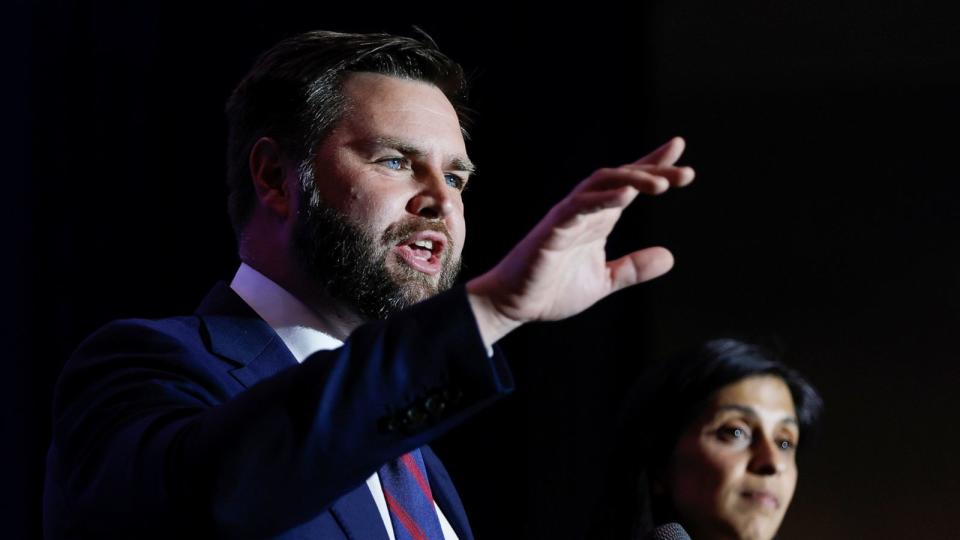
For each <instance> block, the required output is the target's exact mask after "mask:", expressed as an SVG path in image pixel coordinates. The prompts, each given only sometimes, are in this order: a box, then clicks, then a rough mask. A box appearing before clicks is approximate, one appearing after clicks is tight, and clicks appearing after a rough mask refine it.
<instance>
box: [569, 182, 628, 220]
mask: <svg viewBox="0 0 960 540" xmlns="http://www.w3.org/2000/svg"><path fill="white" fill-rule="evenodd" d="M636 197H637V190H636V189H634V188H632V187H630V186H623V187H619V188H616V189H608V190H605V191H584V192H582V193H577V194H576V195H573V196H571V197H570V201H569V210H570V211H569V215H573V214H587V213H591V212H597V211H599V210H606V209H607V208H624V207H626V206H628V205H629V204H630V203H631V202H632V201H633V199H635V198H636Z"/></svg>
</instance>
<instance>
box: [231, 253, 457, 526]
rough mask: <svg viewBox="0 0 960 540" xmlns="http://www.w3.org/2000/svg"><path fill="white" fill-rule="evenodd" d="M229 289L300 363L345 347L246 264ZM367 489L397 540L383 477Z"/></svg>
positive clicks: (301, 306) (302, 307) (443, 519)
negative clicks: (322, 353) (382, 480)
mask: <svg viewBox="0 0 960 540" xmlns="http://www.w3.org/2000/svg"><path fill="white" fill-rule="evenodd" d="M230 288H231V289H233V291H234V292H235V293H237V294H238V295H239V296H240V298H242V299H243V301H244V302H246V303H247V304H248V305H250V307H252V308H253V310H254V311H256V312H257V315H259V316H260V317H261V318H262V319H263V320H264V321H266V322H267V324H269V325H270V327H271V328H273V330H274V331H275V332H276V333H277V335H278V336H280V339H281V340H283V343H284V345H286V346H287V348H288V349H290V352H291V353H293V357H294V358H296V359H297V362H303V361H304V359H306V358H307V357H308V356H310V355H311V354H313V353H315V352H317V351H326V350H330V349H336V348H338V347H340V346H341V345H343V342H342V341H340V340H339V339H336V338H334V337H332V336H330V335H329V334H326V333H324V332H323V330H321V329H322V328H323V322H322V318H321V317H320V316H318V314H317V313H315V312H314V311H313V310H311V309H310V308H308V307H307V306H306V305H305V304H304V303H303V302H301V301H300V300H297V299H296V298H295V297H294V296H293V295H292V294H290V293H289V292H288V291H287V290H286V289H284V288H283V287H281V286H279V285H277V284H276V283H274V282H273V281H271V280H270V279H269V278H268V277H266V276H264V275H263V274H261V273H260V272H258V271H256V270H254V269H253V268H251V267H250V266H247V265H246V264H245V263H241V264H240V268H239V269H238V270H237V273H236V275H235V276H234V277H233V281H232V282H230ZM367 487H368V488H369V489H370V494H371V495H373V500H374V502H375V503H376V504H377V509H378V510H379V511H380V517H381V518H382V519H383V526H384V527H385V528H386V529H387V536H389V537H390V540H396V536H395V535H394V532H393V524H392V523H391V521H390V512H389V510H388V509H387V501H386V499H385V498H384V496H383V488H382V487H381V486H380V477H379V476H377V473H373V474H372V475H370V478H367ZM433 505H434V507H435V508H436V510H437V517H438V518H439V520H440V529H441V530H442V531H443V538H444V540H459V539H458V537H457V533H455V532H454V530H453V527H451V526H450V522H448V521H447V518H446V517H445V516H444V515H443V512H442V511H440V507H439V506H437V503H436V502H434V503H433Z"/></svg>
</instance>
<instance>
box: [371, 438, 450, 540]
mask: <svg viewBox="0 0 960 540" xmlns="http://www.w3.org/2000/svg"><path fill="white" fill-rule="evenodd" d="M377 474H378V475H379V476H380V485H381V486H382V487H383V495H384V497H385V498H386V499H387V508H389V509H390V521H391V522H392V523H393V532H394V535H396V538H397V540H443V532H442V531H441V530H440V520H439V518H437V511H436V509H435V507H434V503H433V493H432V492H431V491H430V483H429V482H427V469H426V468H425V467H424V465H423V456H422V455H421V454H420V450H419V449H417V450H414V451H412V452H410V453H409V454H404V455H402V456H400V457H399V458H397V459H395V460H394V461H391V462H389V463H387V464H386V465H384V466H383V467H380V470H379V471H377Z"/></svg>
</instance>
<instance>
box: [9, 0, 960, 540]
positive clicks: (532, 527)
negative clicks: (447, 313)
mask: <svg viewBox="0 0 960 540" xmlns="http://www.w3.org/2000/svg"><path fill="white" fill-rule="evenodd" d="M700 4H702V5H700ZM948 5H949V3H947V2H939V3H938V2H929V1H928V2H922V1H912V2H905V1H904V2H891V1H886V0H883V1H873V2H868V1H866V0H832V1H825V0H813V1H806V2H757V1H746V2H736V3H734V2H702V3H682V2H646V3H644V2H635V3H632V4H630V5H615V4H612V3H611V4H609V5H604V4H603V3H598V2H591V3H584V4H581V5H577V6H575V7H573V8H560V7H559V5H558V4H557V5H555V4H552V3H543V4H541V5H535V4H526V5H521V4H511V3H502V4H494V3H484V4H481V3H476V4H453V3H445V4H411V3H391V4H388V3H378V4H372V3H363V4H362V5H361V4H360V3H349V2H344V3H342V4H334V3H329V2H327V3H313V4H303V5H301V4H299V3H295V2H289V1H286V0H274V1H272V2H264V1H254V0H248V1H234V2H207V3H200V2H195V3H186V2H184V3H175V2H174V3H171V2H159V1H156V0H154V1H143V2H139V3H128V4H127V5H123V4H121V3H117V5H113V3H111V2H81V1H78V0H62V1H59V2H53V1H50V2H33V3H30V2H23V1H13V2H10V3H9V5H8V6H7V7H6V8H4V9H5V11H6V12H7V16H5V17H3V19H2V20H3V24H2V27H3V28H2V29H3V30H5V31H4V32H3V38H2V39H3V50H4V52H5V53H6V56H7V58H6V59H7V61H6V62H4V64H5V65H6V66H8V67H7V69H6V73H5V77H4V78H5V80H6V84H5V85H4V86H5V88H4V91H3V95H4V96H5V98H4V103H5V104H6V105H7V106H6V107H4V111H5V122H4V126H5V127H6V129H5V130H4V132H5V133H4V138H3V148H4V152H3V156H4V159H3V163H4V167H3V169H2V170H3V172H4V176H5V177H6V178H5V182H4V186H5V190H6V197H4V199H3V201H4V203H5V204H4V212H2V219H3V221H2V226H3V227H4V229H3V230H5V231H6V232H7V234H6V251H7V252H8V253H9V255H8V256H7V257H5V258H4V260H5V263H4V264H3V266H4V269H5V274H6V275H7V278H6V279H5V280H4V285H3V295H4V296H3V297H4V304H3V305H4V309H3V316H4V322H5V324H4V325H3V327H4V343H5V344H6V351H7V355H6V356H5V360H4V370H3V374H4V375H3V377H0V392H2V400H3V401H2V405H3V407H2V409H3V426H2V437H3V440H5V441H6V444H4V445H2V450H0V458H3V462H4V464H5V465H6V466H5V467H4V475H3V478H7V479H8V480H7V481H4V488H5V489H4V493H3V513H4V515H3V516H2V523H3V524H4V525H2V526H0V527H3V528H5V529H6V530H5V531H0V535H2V536H5V537H14V538H15V537H35V536H38V535H39V534H40V497H41V490H42V486H41V479H42V475H43V455H44V451H45V447H46V444H47V442H48V437H49V409H50V408H49V401H50V395H51V389H52V385H53V382H54V380H55V377H56V374H57V372H58V370H59V369H60V367H61V366H62V363H63V361H64V360H65V358H66V356H67V355H68V354H69V351H70V350H71V349H72V348H73V347H75V346H76V344H77V343H78V342H79V340H81V339H82V338H83V336H85V335H86V334H88V333H89V332H90V331H92V330H93V329H95V328H96V327H97V326H99V325H101V324H103V323H104V322H106V321H107V320H110V319H113V318H117V317H126V316H146V317H158V316H164V315H170V314H180V313H183V312H187V311H189V310H192V308H193V307H194V306H195V304H196V303H197V302H198V301H199V299H200V298H201V297H202V295H203V293H204V292H205V291H206V289H207V288H208V287H209V286H210V284H211V283H212V282H213V281H214V280H217V279H228V278H229V277H230V276H231V274H232V272H233V270H234V268H235V265H236V264H237V260H236V256H235V254H234V250H233V244H232V236H231V233H230V229H229V225H228V220H227V217H226V212H225V204H224V197H225V189H224V187H223V180H222V179H223V158H222V156H223V153H224V123H223V119H222V112H221V111H222V106H223V102H224V100H225V98H226V96H227V94H228V92H229V91H230V89H231V87H232V85H233V84H234V83H235V82H236V81H237V80H238V79H239V78H240V76H241V75H242V74H243V72H244V71H245V70H246V68H247V67H248V66H249V64H250V62H251V61H252V58H253V57H254V55H255V54H256V53H257V52H259V51H261V50H263V49H264V48H265V47H267V46H269V45H270V44H272V43H273V42H275V41H276V40H278V39H280V38H281V37H284V36H287V35H289V34H291V33H294V32H297V31H302V30H307V29H312V28H329V29H339V30H347V31H375V30H384V31H392V32H408V31H409V28H410V25H411V24H417V25H419V26H421V27H422V28H424V29H425V30H426V31H427V32H429V33H430V34H431V35H432V36H433V37H434V38H435V39H436V40H437V41H438V42H439V43H440V45H441V47H442V48H443V49H444V50H445V51H446V52H448V53H449V54H451V56H453V57H454V58H457V59H458V60H460V61H461V62H462V63H463V64H464V65H465V66H466V67H467V68H468V69H469V70H470V71H471V72H473V73H474V77H473V78H474V82H475V85H474V92H473V100H472V104H473V107H474V108H475V109H476V110H477V111H478V115H477V116H478V122H477V124H476V126H475V128H474V130H473V142H472V143H471V144H470V152H471V155H472V157H473V158H474V161H476V162H478V163H479V166H480V175H479V176H478V177H477V178H476V180H475V181H474V182H472V185H471V188H470V190H469V191H468V193H467V194H466V204H467V219H468V224H469V227H468V230H469V234H468V239H469V241H468V246H467V250H466V259H465V261H466V265H467V267H466V276H467V277H469V276H472V275H476V274H477V273H479V272H481V271H482V270H483V269H485V268H487V267H489V266H490V265H491V264H493V263H494V262H495V261H496V260H497V259H498V258H499V257H500V256H501V255H502V254H503V253H505V252H506V250H507V249H508V248H509V246H511V245H512V244H513V243H514V242H515V241H517V240H518V239H519V238H520V236H521V235H522V234H523V233H524V232H525V231H526V230H528V229H529V227H530V226H532V225H533V224H534V223H535V222H536V220H537V219H538V218H539V217H540V216H541V215H542V214H543V213H544V212H545V211H546V210H547V208H549V206H550V205H551V204H552V202H553V201H555V200H557V199H558V198H559V197H561V196H562V195H563V194H564V193H565V192H566V190H568V189H569V188H570V187H571V186H572V185H573V184H574V183H575V182H576V181H577V180H578V179H579V178H582V177H583V176H585V175H586V174H588V173H589V172H590V171H591V170H592V169H593V168H596V167H598V166H602V165H608V164H619V163H622V162H625V161H629V160H632V159H635V158H636V157H639V156H640V155H642V154H643V153H645V152H646V151H647V150H649V149H651V148H653V147H655V146H656V145H658V144H659V143H661V142H662V141H663V140H665V139H666V138H667V137H669V136H672V135H675V134H681V135H684V136H685V137H686V138H687V140H688V143H689V146H688V147H689V150H688V153H687V155H686V158H685V159H684V161H685V162H686V163H689V164H691V165H694V166H695V167H696V169H697V172H698V180H697V182H696V183H695V184H694V185H693V186H691V187H690V188H687V189H685V190H681V191H677V192H674V193H670V194H667V195H665V196H663V197H660V198H658V199H656V200H643V201H640V202H638V203H637V204H636V205H635V208H632V209H631V210H630V211H629V213H628V214H627V215H626V216H625V217H624V219H623V221H622V223H621V224H620V226H619V227H618V229H617V230H616V231H615V233H614V236H613V238H612V239H611V241H610V243H609V251H610V253H611V255H619V254H622V253H625V252H626V251H628V250H630V249H633V248H636V247H638V246H642V245H647V244H651V243H662V244H664V245H667V246H670V247H671V249H673V251H674V254H675V255H676V258H677V267H676V268H675V270H674V271H673V272H671V273H670V274H669V275H668V276H666V277H664V278H661V279H659V280H657V281H656V282H653V283H650V284H648V285H644V286H641V287H638V288H636V289H634V290H630V291H628V292H624V293H622V294H620V295H619V296H616V297H614V298H611V299H608V300H606V301H604V302H602V303H601V304H600V305H598V306H597V307H596V308H595V309H594V310H593V311H592V312H590V313H588V314H585V315H582V316H580V317H577V318H575V319H573V320H570V321H566V322H563V323H556V324H542V325H534V326H531V327H528V328H525V329H523V330H521V331H519V332H517V333H515V334H513V335H511V336H509V337H508V338H507V339H506V340H505V342H504V343H503V345H504V348H505V349H506V351H507V353H508V356H509V357H510V358H511V359H512V361H513V365H514V366H515V369H516V371H517V377H518V379H519V390H518V391H517V392H516V394H514V395H513V396H511V397H510V398H508V399H506V400H504V401H502V402H501V403H499V404H498V405H497V406H495V407H494V408H492V409H490V410H488V411H486V412H484V413H482V414H481V415H479V416H478V417H477V418H475V419H474V421H472V422H470V423H468V424H466V425H464V426H462V427H461V428H458V429H457V430H455V431H454V432H452V433H450V434H449V435H448V436H447V437H445V438H444V439H442V440H440V441H438V442H437V443H436V445H435V447H436V449H437V450H438V453H440V454H441V456H442V457H444V458H445V461H446V462H447V464H448V466H449V468H450V469H451V473H452V475H453V477H454V478H455V479H456V480H457V482H458V486H459V487H460V491H461V493H462V495H463V498H464V502H465V504H466V506H467V508H468V510H469V512H470V515H471V520H472V522H473V524H474V529H475V532H476V533H477V535H478V537H479V538H482V539H483V538H579V537H581V535H582V530H583V526H584V523H585V508H587V507H589V505H590V504H591V502H592V501H593V500H594V499H595V497H596V490H597V489H598V486H597V477H598V471H599V470H600V468H601V465H602V463H600V462H599V461H598V460H601V459H602V456H603V454H604V451H605V446H604V442H605V440H606V437H607V436H608V435H609V431H610V429H611V427H612V425H613V417H614V414H613V411H614V410H615V408H616V405H617V403H618V402H619V400H620V398H621V397H622V394H623V391H624V389H625V387H626V385H627V384H628V382H629V381H630V379H631V377H633V376H635V375H636V373H637V371H638V369H639V368H640V367H641V366H642V365H643V364H644V363H645V362H647V361H649V360H650V359H652V358H655V357H658V356H660V355H664V354H667V353H669V352H670V351H673V350H675V349H677V348H679V347H681V346H683V345H684V344H688V343H692V342H694V341H698V340H701V339H703V338H706V337H711V336H716V335H722V334H733V335H737V336H741V337H747V338H757V339H762V340H765V341H767V342H772V343H774V344H776V345H778V346H780V347H782V348H783V349H784V350H786V351H787V352H788V357H789V359H790V360H791V361H792V363H793V364H794V365H795V366H797V367H798V368H799V369H801V370H802V371H803V372H805V373H807V374H808V375H809V376H810V377H811V379H812V380H813V381H814V382H815V383H816V384H817V385H818V386H819V387H820V389H821V390H822V393H823V394H824V396H825V398H826V401H827V417H826V426H825V429H824V431H823V434H822V437H821V438H820V439H819V441H818V443H817V444H816V446H815V448H813V449H811V450H809V451H807V452H806V455H804V456H802V458H803V460H802V463H801V465H802V467H801V480H800V486H799V490H798V493H797V497H796V500H795V504H794V507H793V508H792V510H791V512H790V514H789V515H788V516H787V520H786V522H785V525H784V527H783V530H782V535H781V537H782V538H787V539H790V538H851V537H854V538H858V537H859V538H899V537H921V536H922V537H935V538H945V537H950V536H953V535H954V529H953V527H952V524H953V522H954V521H955V517H954V516H956V515H957V513H958V511H960V502H958V496H957V493H958V492H960V489H958V488H960V485H958V481H960V476H958V473H960V466H958V465H957V460H956V459H955V457H954V454H955V453H956V450H955V447H956V446H957V443H958V432H957V427H956V425H957V421H956V416H957V414H956V413H957V409H958V407H957V405H956V397H955V393H954V392H953V391H952V390H953V387H954V385H955V384H956V382H957V380H958V375H960V368H958V367H957V357H958V355H957V354H956V352H955V350H954V335H955V334H956V332H955V329H956V328H960V268H958V267H960V242H958V241H957V240H956V239H955V236H956V235H955V233H954V231H956V230H957V229H958V225H960V201H958V195H960V186H958V184H957V180H958V178H957V177H958V174H957V173H956V171H955V169H954V160H953V158H952V157H951V156H954V155H955V153H956V152H955V148H954V147H955V145H956V143H957V137H956V136H955V133H954V131H955V129H954V127H955V125H956V124H957V121H958V119H960V110H958V105H957V91H958V83H960V76H958V75H957V69H958V67H960V32H957V31H956V22H955V21H956V20H957V17H956V15H957V13H955V12H954V11H955V10H952V9H949V8H947V7H946V6H948ZM650 436H657V434H656V433H651V434H650Z"/></svg>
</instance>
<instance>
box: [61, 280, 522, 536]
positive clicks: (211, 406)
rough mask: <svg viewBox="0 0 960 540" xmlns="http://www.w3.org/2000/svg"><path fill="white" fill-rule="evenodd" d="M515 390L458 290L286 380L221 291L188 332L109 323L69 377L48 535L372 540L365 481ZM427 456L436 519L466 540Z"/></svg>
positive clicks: (449, 487) (378, 326)
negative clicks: (439, 513) (440, 518)
mask: <svg viewBox="0 0 960 540" xmlns="http://www.w3.org/2000/svg"><path fill="white" fill-rule="evenodd" d="M512 388H513V381H512V377H511V374H510V371H509V369H508V368H507V366H506V362H505V360H504V358H503V357H502V355H500V353H499V352H498V351H495V353H494V355H493V356H492V357H491V356H488V354H487V351H486V349H485V347H484V345H483V343H482V340H481V338H480V336H479V332H478V330H477V326H476V321H475V320H474V318H473V314H472V311H471V310H470V307H469V304H468V302H467V299H466V294H465V292H464V291H463V289H462V288H459V289H454V290H452V291H448V292H446V293H443V294H441V295H439V296H437V297H435V298H433V299H430V300H428V301H426V302H422V303H420V304H418V305H416V306H413V307H412V308H410V309H407V310H405V311H403V312H401V313H399V314H397V315H396V316H394V317H391V318H390V319H389V320H386V321H379V322H374V323H370V324H366V325H364V326H361V327H360V328H358V329H357V330H356V331H355V332H354V333H353V334H352V335H351V336H350V338H349V339H348V340H347V341H346V342H345V343H344V345H343V346H342V347H341V348H339V349H336V350H333V351H320V352H317V353H315V354H313V355H311V356H310V357H309V358H307V359H306V360H304V362H303V363H302V364H298V363H297V362H296V360H295V359H294V357H293V355H292V354H291V353H290V352H289V350H287V348H286V347H285V346H284V344H283V342H282V341H281V340H280V338H279V336H277V334H276V333H275V332H274V331H273V330H272V329H271V328H270V326H269V325H267V323H266V322H264V321H263V320H262V319H260V318H259V317H258V316H257V315H256V313H255V312H254V311H253V310H252V309H251V308H250V307H249V306H247V304H246V303H244V302H243V300H241V299H240V297H239V296H237V295H236V294H235V293H234V292H233V291H232V290H231V289H230V288H229V287H227V286H226V285H224V284H222V283H221V284H218V285H217V286H216V287H215V288H214V289H213V290H212V291H211V292H210V294H208V296H207V298H206V299H205V300H204V302H203V304H202V305H201V307H200V308H199V309H198V310H197V312H196V314H195V315H194V316H188V317H178V318H170V319H162V320H123V321H116V322H113V323H111V324H109V325H107V326H106V327H104V328H103V329H101V330H99V331H98V332H97V333H95V334H94V335H93V336H91V337H90V338H88V339H87V340H86V341H85V342H84V343H83V344H81V346H80V347H79V348H78V350H77V351H76V352H75V353H74V354H73V356H72V357H71V359H70V360H69V361H68V363H67V365H66V366H65V368H64V371H63V373H62V374H61V376H60V379H59V381H58V383H57V388H56V392H55V399H54V426H53V441H52V443H51V447H50V451H49V454H48V458H47V481H46V489H45V493H44V522H45V534H46V536H47V537H48V538H77V537H91V538H93V537H96V538H101V537H125V538H156V537H166V538H171V537H228V538H273V537H276V538H304V539H306V538H311V539H316V538H324V539H325V538H332V539H341V538H344V539H346V538H350V539H380V540H386V538H387V536H386V533H385V531H384V529H383V521H382V519H381V517H380V514H379V513H378V511H377V509H376V505H375V504H374V502H373V498H372V497H371V495H370V492H369V489H368V488H367V486H366V483H365V480H366V478H367V477H368V476H370V475H371V474H372V473H373V472H374V471H376V470H377V469H378V468H379V467H380V466H381V465H382V464H383V463H386V462H387V461H389V460H392V459H394V458H396V457H398V456H400V455H403V454H404V453H406V452H408V451H410V450H412V449H414V448H418V447H422V446H424V445H425V444H426V443H427V442H428V441H430V440H432V439H434V438H436V437H437V436H438V435H440V434H442V433H444V432H445V431H447V430H449V429H450V428H451V427H453V426H454V425H456V424H458V423H459V422H461V421H463V420H464V419H465V418H467V417H469V416H470V415H471V414H472V413H474V412H476V411H477V410H478V409H480V408H481V407H483V406H485V405H487V404H489V403H490V402H491V401H493V400H495V399H496V398H497V397H498V396H501V395H503V394H504V393H506V392H508V391H510V390H512ZM423 454H424V460H425V463H426V466H427V470H428V476H429V478H430V484H431V487H432V489H433V493H434V497H435V499H436V501H437V504H438V505H439V506H440V508H441V509H442V510H443V512H444V515H446V517H447V518H448V520H449V521H450V523H451V525H452V526H453V528H454V530H456V532H457V534H458V535H459V536H460V538H462V539H470V538H472V534H471V532H470V527H469V524H468V523H467V518H466V514H465V513H464V510H463V506H462V504H461V502H460V499H459V496H458V495H457V492H456V490H455V489H454V488H453V484H452V482H451V481H450V477H449V476H448V474H447V472H446V471H445V470H444V468H443V466H442V465H441V464H440V461H439V460H438V459H437V457H436V456H435V455H434V454H433V452H431V451H430V450H429V448H425V449H424V452H423Z"/></svg>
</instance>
